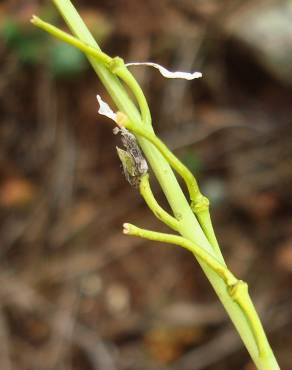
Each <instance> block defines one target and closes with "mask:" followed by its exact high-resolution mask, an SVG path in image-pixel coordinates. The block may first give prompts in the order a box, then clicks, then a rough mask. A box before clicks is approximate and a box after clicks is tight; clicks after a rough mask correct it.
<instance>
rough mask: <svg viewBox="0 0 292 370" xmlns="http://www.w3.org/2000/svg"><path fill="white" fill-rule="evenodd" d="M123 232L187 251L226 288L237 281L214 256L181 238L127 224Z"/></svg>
mask: <svg viewBox="0 0 292 370" xmlns="http://www.w3.org/2000/svg"><path fill="white" fill-rule="evenodd" d="M123 232H124V234H127V235H134V236H139V237H140V238H144V239H148V240H155V241H158V242H163V243H169V244H174V245H178V246H180V247H182V248H185V249H187V250H189V251H190V252H192V253H193V254H194V255H195V256H196V257H198V258H199V259H201V260H202V261H204V262H205V263H206V265H208V266H209V267H210V268H211V269H212V270H213V271H214V272H216V274H217V275H219V276H220V278H221V279H223V281H224V282H225V283H226V285H227V286H234V285H235V284H236V283H237V281H238V280H237V279H236V277H235V276H234V275H233V274H232V273H231V272H230V271H229V270H228V269H227V268H226V266H225V265H223V264H222V263H221V262H220V261H218V260H217V259H216V258H215V257H214V256H212V255H211V254H210V253H208V252H207V251H205V250H204V249H203V248H201V247H200V246H198V245H197V244H195V243H193V242H191V241H190V240H188V239H186V238H184V237H182V236H179V235H173V234H166V233H160V232H156V231H151V230H146V229H141V228H139V227H137V226H135V225H132V224H129V223H125V224H124V230H123Z"/></svg>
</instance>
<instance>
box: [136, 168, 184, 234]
mask: <svg viewBox="0 0 292 370" xmlns="http://www.w3.org/2000/svg"><path fill="white" fill-rule="evenodd" d="M139 189H140V194H141V195H142V197H143V198H144V200H145V202H146V204H147V206H148V207H149V208H150V209H151V211H152V212H153V213H154V215H155V216H156V217H157V218H158V219H159V220H160V221H162V222H164V223H165V224H166V225H167V226H169V227H170V228H171V229H173V230H175V231H178V229H179V222H178V220H177V219H176V218H174V217H173V216H171V215H170V214H169V213H167V212H166V211H165V210H164V209H163V208H162V207H161V206H160V205H159V204H158V203H157V201H156V199H155V197H154V195H153V193H152V190H151V187H150V183H149V175H148V173H147V174H145V175H144V176H142V178H141V180H140V186H139Z"/></svg>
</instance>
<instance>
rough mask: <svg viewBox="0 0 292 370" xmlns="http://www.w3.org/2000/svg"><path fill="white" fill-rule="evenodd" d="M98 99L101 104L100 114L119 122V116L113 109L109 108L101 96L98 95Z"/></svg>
mask: <svg viewBox="0 0 292 370" xmlns="http://www.w3.org/2000/svg"><path fill="white" fill-rule="evenodd" d="M96 99H97V101H98V104H99V109H98V113H99V114H101V115H103V116H106V117H108V118H110V119H112V120H113V121H115V122H117V114H116V113H115V112H113V111H112V109H111V108H110V107H109V105H108V104H107V103H106V102H105V101H103V100H102V98H101V97H100V95H96Z"/></svg>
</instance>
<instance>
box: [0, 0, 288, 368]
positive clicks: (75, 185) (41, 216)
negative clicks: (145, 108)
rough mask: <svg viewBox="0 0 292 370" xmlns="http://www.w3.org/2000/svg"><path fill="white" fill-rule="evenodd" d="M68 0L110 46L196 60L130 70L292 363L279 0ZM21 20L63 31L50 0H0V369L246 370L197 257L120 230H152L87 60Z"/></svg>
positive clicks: (130, 55) (120, 51) (134, 55)
mask: <svg viewBox="0 0 292 370" xmlns="http://www.w3.org/2000/svg"><path fill="white" fill-rule="evenodd" d="M74 3H75V5H76V6H77V7H78V9H79V11H80V12H81V14H82V16H83V17H84V19H85V21H86V22H87V24H88V25H89V26H90V28H91V30H92V32H93V33H94V35H95V37H96V38H97V40H98V41H99V43H100V45H101V46H102V47H103V48H104V50H105V51H106V52H108V53H109V54H111V55H120V56H121V57H123V58H124V59H125V60H126V61H156V62H159V63H161V64H163V65H165V66H166V67H168V68H169V69H172V70H185V71H190V70H199V71H202V73H203V78H202V79H200V80H195V81H193V82H185V81H177V80H176V81H169V80H165V79H163V78H162V77H160V75H159V74H158V73H157V72H156V71H153V70H151V69H147V68H144V67H140V68H135V69H133V72H134V73H135V75H136V76H137V78H138V80H139V81H140V82H141V84H142V85H143V87H144V88H145V92H146V95H147V97H148V99H149V103H150V105H151V109H152V112H153V120H154V125H155V128H156V129H157V131H158V132H159V134H160V136H161V137H162V138H163V139H164V140H165V141H166V143H167V144H168V145H169V146H170V147H171V148H172V149H173V150H174V151H175V153H176V154H177V155H178V156H179V157H180V158H181V159H182V160H183V161H184V162H185V163H186V164H187V165H188V166H189V167H190V168H191V169H192V171H194V173H195V174H196V176H197V177H198V179H199V182H200V185H201V188H202V190H203V191H204V192H205V193H206V194H207V195H208V196H209V197H210V199H211V202H212V216H213V219H214V223H215V227H216V231H217V234H218V237H219V240H220V242H221V245H222V249H223V252H224V255H225V256H226V260H227V261H228V263H229V265H230V267H231V269H232V270H233V271H234V272H235V274H236V275H237V276H240V277H241V278H242V279H245V280H247V281H248V282H249V285H250V289H251V294H252V296H253V297H254V299H255V301H256V305H257V307H258V309H259V311H260V312H261V316H262V318H263V321H264V324H265V327H266V329H267V331H268V332H269V338H270V341H271V344H272V347H273V348H274V350H275V352H276V354H277V357H278V358H279V361H280V364H281V368H282V369H292V359H291V345H292V336H291V330H292V315H291V313H292V294H291V282H292V219H291V205H292V199H291V184H292V183H291V179H292V146H291V134H292V127H291V122H292V95H291V91H292V63H291V60H292V1H279V0H275V1H268V0H265V1H256V0H251V1H240V0H160V1H154V0H147V1H141V0H123V1H122V0H107V1H101V0H100V1H99V0H96V1H89V0H84V1H83V0H82V1H81V0H80V1H75V2H74ZM32 14H38V15H40V16H42V17H43V18H44V19H46V20H48V21H51V22H52V23H54V24H56V25H59V26H60V27H64V24H63V22H62V20H61V19H60V17H59V16H58V14H57V12H56V11H55V10H54V8H53V6H52V4H51V2H50V1H36V0H35V1H33V0H31V1H30V0H27V1H25V0H22V1H20V0H14V1H13V0H11V1H2V2H1V5H0V58H1V76H0V95H1V102H0V112H1V113H0V114H1V124H0V176H1V179H0V211H1V215H0V220H1V231H0V258H1V260H0V341H1V345H0V368H1V370H34V369H35V370H61V369H62V370H77V369H78V370H97V369H98V370H178V369H179V370H202V369H209V370H224V369H227V370H229V369H244V370H252V369H254V367H253V365H252V364H251V363H250V360H249V357H248V355H247V353H246V351H245V350H244V349H243V347H242V344H241V342H240V341H239V339H238V336H237V334H236V333H235V331H234V329H233V328H232V327H231V325H230V323H229V321H228V319H227V316H226V315H225V313H224V312H223V309H222V308H221V307H220V305H219V303H218V301H217V298H216V297H215V295H214V293H213V291H212V290H211V288H210V286H209V284H208V283H207V281H206V279H205V277H204V276H203V274H202V272H201V271H200V269H199V267H198V265H197V263H195V262H194V261H193V259H192V257H191V256H190V255H189V254H188V253H187V252H185V251H183V250H180V249H179V248H174V247H166V246H163V245H158V244H156V243H151V242H146V241H144V240H140V239H138V238H130V237H125V236H123V235H122V234H121V227H122V223H123V222H124V221H130V222H133V223H135V224H137V225H139V226H145V227H150V228H153V229H156V230H164V228H163V227H162V225H161V224H160V223H159V221H157V220H156V219H155V218H154V216H153V215H152V214H151V213H150V211H149V210H148V209H147V208H146V207H145V204H144V203H143V201H142V200H141V198H140V197H139V194H138V192H137V191H136V190H134V189H131V187H130V186H129V185H128V184H127V183H126V181H125V179H124V178H123V175H122V172H121V169H120V164H119V161H118V159H117V155H116V153H115V145H117V144H118V142H119V139H118V138H117V137H114V136H113V134H112V124H111V122H109V120H106V119H103V118H102V117H100V116H98V115H97V103H96V99H95V96H96V94H97V93H100V94H101V95H102V96H103V97H105V99H107V100H108V101H109V98H108V96H107V95H106V93H105V91H104V90H103V88H102V86H101V84H100V83H99V81H98V79H97V78H96V76H95V74H94V72H93V70H91V69H90V67H89V65H88V64H87V61H86V60H85V58H83V56H82V55H81V54H80V53H79V52H78V51H76V50H74V49H72V48H71V47H68V46H67V45H64V44H62V43H60V42H58V41H56V40H53V39H52V38H50V37H49V36H48V35H46V34H44V33H43V32H42V31H40V30H38V29H35V28H33V26H31V25H30V23H29V18H30V17H31V15H32ZM64 28H65V27H64ZM156 193H157V196H158V197H159V199H161V202H164V199H163V197H162V195H161V193H160V192H159V189H158V187H157V188H156Z"/></svg>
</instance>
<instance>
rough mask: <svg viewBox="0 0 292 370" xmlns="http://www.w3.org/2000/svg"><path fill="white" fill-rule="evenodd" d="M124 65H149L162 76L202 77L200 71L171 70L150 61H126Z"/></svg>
mask: <svg viewBox="0 0 292 370" xmlns="http://www.w3.org/2000/svg"><path fill="white" fill-rule="evenodd" d="M125 65H126V66H127V67H130V66H150V67H154V68H156V69H158V70H159V72H160V73H161V74H162V76H163V77H165V78H182V79H184V80H193V79H195V78H200V77H202V73H201V72H193V73H189V72H181V71H176V72H171V71H169V70H168V69H166V68H165V67H162V66H161V65H159V64H157V63H152V62H142V63H138V62H133V63H126V64H125Z"/></svg>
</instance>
